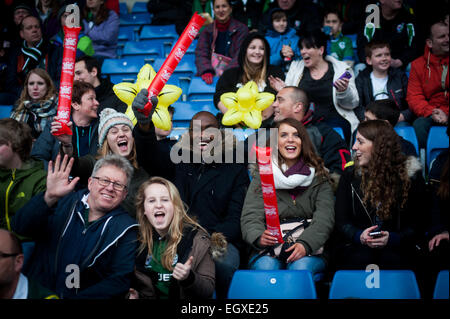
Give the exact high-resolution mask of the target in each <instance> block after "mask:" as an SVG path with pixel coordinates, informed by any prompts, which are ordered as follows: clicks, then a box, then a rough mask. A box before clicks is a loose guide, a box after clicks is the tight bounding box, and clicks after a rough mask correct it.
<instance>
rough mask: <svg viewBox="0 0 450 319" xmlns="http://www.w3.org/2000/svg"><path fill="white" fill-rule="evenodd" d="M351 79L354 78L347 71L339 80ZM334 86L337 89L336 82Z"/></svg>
mask: <svg viewBox="0 0 450 319" xmlns="http://www.w3.org/2000/svg"><path fill="white" fill-rule="evenodd" d="M351 77H352V74H351V73H350V72H348V71H345V72H344V74H342V75H341V76H340V77H339V78H338V80H342V79H344V78H346V79H350V78H351ZM333 86H334V87H336V82H334V83H333Z"/></svg>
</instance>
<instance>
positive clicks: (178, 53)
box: [139, 12, 205, 116]
mask: <svg viewBox="0 0 450 319" xmlns="http://www.w3.org/2000/svg"><path fill="white" fill-rule="evenodd" d="M203 23H205V19H204V18H203V17H201V16H200V15H198V14H197V12H195V13H194V15H193V16H192V18H191V21H189V23H188V25H187V26H186V28H185V29H184V31H183V33H182V34H181V36H180V38H179V39H178V41H177V43H176V44H175V46H174V47H173V49H172V51H170V54H169V56H168V57H167V59H166V60H165V61H164V63H163V65H162V66H161V68H160V69H159V71H158V73H156V75H155V78H154V79H153V81H152V83H151V84H150V86H149V87H148V99H149V102H148V103H147V104H146V105H145V107H144V109H143V110H139V111H141V112H142V113H144V115H145V116H149V114H150V111H151V110H152V107H153V105H152V104H151V103H150V98H151V97H152V96H158V94H159V92H161V90H162V88H163V87H164V85H165V84H166V83H167V81H168V80H169V78H170V77H171V76H172V73H173V71H174V70H175V68H176V67H177V65H178V63H179V62H180V60H181V58H182V57H183V56H184V54H185V53H186V51H187V49H188V48H189V46H190V45H191V43H192V41H194V39H195V37H196V36H197V34H198V32H199V31H200V28H201V27H202V26H203Z"/></svg>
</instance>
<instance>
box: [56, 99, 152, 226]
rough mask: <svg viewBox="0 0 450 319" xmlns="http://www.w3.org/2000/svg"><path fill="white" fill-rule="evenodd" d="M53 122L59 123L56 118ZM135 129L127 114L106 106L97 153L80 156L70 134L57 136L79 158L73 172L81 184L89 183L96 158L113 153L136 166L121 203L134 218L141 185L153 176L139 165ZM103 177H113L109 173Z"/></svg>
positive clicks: (71, 153)
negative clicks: (71, 143)
mask: <svg viewBox="0 0 450 319" xmlns="http://www.w3.org/2000/svg"><path fill="white" fill-rule="evenodd" d="M53 123H55V125H57V122H56V121H55V122H53ZM53 123H52V124H53ZM133 128H134V125H133V122H132V121H131V120H130V119H129V118H128V116H126V115H125V114H124V113H121V112H117V111H116V110H114V109H111V108H105V109H104V110H103V111H102V112H101V113H100V122H99V125H98V152H97V155H94V154H89V155H86V156H77V154H74V153H73V151H72V147H71V146H70V141H71V137H70V136H64V135H62V136H58V137H57V138H58V140H59V141H61V143H62V145H61V151H62V152H63V153H65V154H68V155H70V156H74V157H75V160H74V164H73V166H72V170H71V175H72V176H78V177H80V182H79V184H80V185H86V184H87V183H88V180H89V177H90V175H91V172H92V169H93V167H94V165H95V163H96V161H97V160H99V159H101V158H104V157H105V156H107V155H109V154H117V155H120V156H123V157H124V158H126V159H127V160H128V161H129V163H130V164H131V165H132V166H133V167H134V173H133V176H132V178H131V182H130V185H129V186H128V187H127V194H126V198H125V200H124V201H123V202H121V206H122V207H123V208H124V209H125V210H126V211H127V212H128V213H129V214H130V215H131V216H132V217H135V215H136V213H135V206H134V199H135V195H136V193H137V190H138V188H139V186H140V185H141V184H142V183H143V182H144V181H145V180H147V179H148V178H149V175H148V173H147V172H146V171H145V170H144V169H143V168H141V167H140V166H139V165H138V161H137V151H136V144H135V142H134V137H133V134H132V132H133ZM68 145H69V146H68ZM101 177H108V178H110V177H109V176H108V175H106V176H101ZM96 182H97V183H99V182H100V180H97V181H96ZM110 187H112V186H110Z"/></svg>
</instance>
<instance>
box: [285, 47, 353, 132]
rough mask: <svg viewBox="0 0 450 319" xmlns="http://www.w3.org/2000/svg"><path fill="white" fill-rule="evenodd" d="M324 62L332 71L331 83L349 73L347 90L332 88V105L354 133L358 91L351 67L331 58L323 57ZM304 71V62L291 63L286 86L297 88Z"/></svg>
mask: <svg viewBox="0 0 450 319" xmlns="http://www.w3.org/2000/svg"><path fill="white" fill-rule="evenodd" d="M325 61H328V62H331V65H332V66H333V69H334V77H333V82H335V81H336V80H337V79H338V78H339V77H340V76H341V75H342V74H344V72H345V71H348V72H350V74H351V75H352V77H351V78H350V82H349V84H348V87H347V90H345V91H344V92H338V91H337V90H336V88H335V87H334V86H333V104H334V107H335V108H336V111H337V112H338V113H339V115H341V116H342V117H343V118H344V119H346V120H347V121H348V122H349V123H350V125H351V131H352V132H353V131H355V130H356V127H357V126H358V124H359V120H358V118H357V117H356V114H355V112H354V109H355V108H356V107H357V106H358V105H359V96H358V91H357V90H356V85H355V76H354V73H353V70H352V68H351V67H349V66H348V64H347V63H345V62H342V61H339V60H336V59H335V58H333V57H332V56H329V55H327V56H325ZM304 69H305V62H304V61H303V60H300V61H294V62H292V63H291V67H290V68H289V72H288V73H287V74H286V81H285V83H286V85H293V86H298V85H299V83H300V81H301V79H302V77H303V71H304Z"/></svg>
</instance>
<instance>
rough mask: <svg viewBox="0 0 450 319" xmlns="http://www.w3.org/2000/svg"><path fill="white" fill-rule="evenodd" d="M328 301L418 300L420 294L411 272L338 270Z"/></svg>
mask: <svg viewBox="0 0 450 319" xmlns="http://www.w3.org/2000/svg"><path fill="white" fill-rule="evenodd" d="M378 275H379V277H378V278H379V281H378V280H376V278H377V276H378ZM329 299H420V292H419V287H418V285H417V281H416V276H415V275H414V272H412V271H411V270H379V271H378V272H366V271H365V270H338V271H336V273H335V274H334V277H333V280H332V282H331V287H330V292H329Z"/></svg>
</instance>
